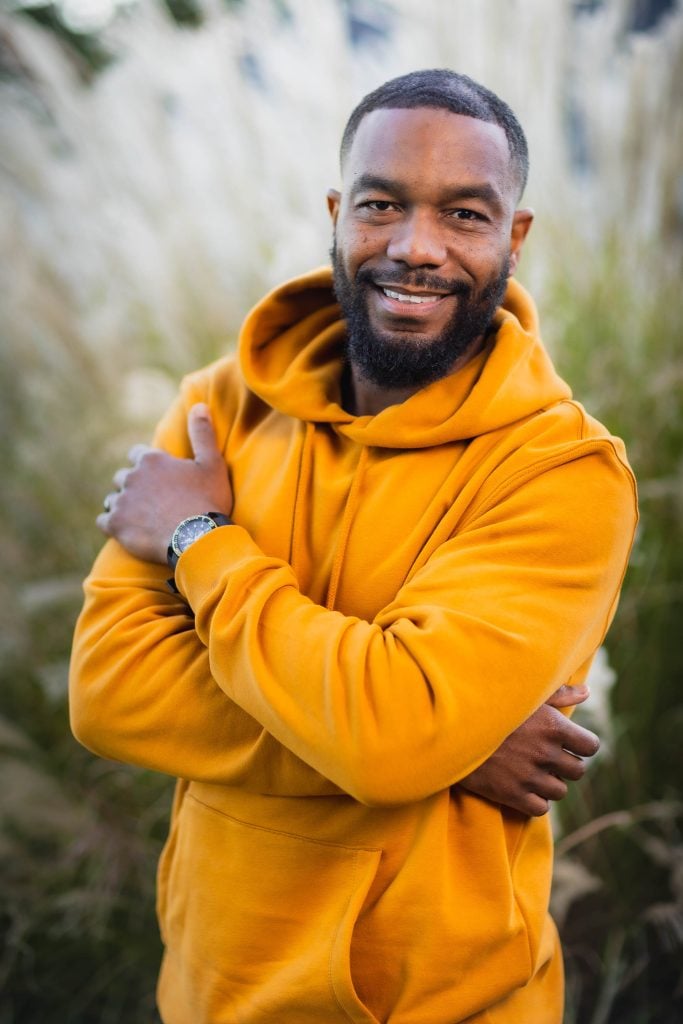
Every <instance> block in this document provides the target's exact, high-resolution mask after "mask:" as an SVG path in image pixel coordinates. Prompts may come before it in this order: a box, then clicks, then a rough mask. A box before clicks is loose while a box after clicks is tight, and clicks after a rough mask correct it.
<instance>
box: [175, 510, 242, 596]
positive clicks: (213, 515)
mask: <svg viewBox="0 0 683 1024" xmlns="http://www.w3.org/2000/svg"><path fill="white" fill-rule="evenodd" d="M206 519H211V520H212V521H213V522H214V523H215V525H216V526H232V525H233V522H232V519H231V518H230V517H229V516H226V515H224V514H223V513H222V512H204V513H202V514H201V515H195V516H188V517H187V519H183V520H182V522H180V523H178V526H177V527H176V528H175V530H174V531H173V537H172V538H171V543H170V544H169V545H168V548H167V549H166V561H167V562H168V565H169V568H171V569H173V570H174V571H175V567H176V565H177V564H178V559H179V558H180V555H181V554H182V551H183V550H186V549H185V548H182V550H178V545H177V544H176V543H174V542H175V540H176V537H178V536H180V534H181V532H182V530H183V528H187V527H188V526H190V525H192V524H193V521H195V520H198V521H201V520H206ZM209 525H210V524H208V523H204V527H205V528H206V527H207V526H209ZM196 539H198V538H196ZM191 545H192V541H190V543H189V544H188V545H187V546H188V547H191ZM169 583H170V581H169ZM172 589H176V588H175V587H173V588H172Z"/></svg>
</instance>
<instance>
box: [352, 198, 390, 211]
mask: <svg viewBox="0 0 683 1024" xmlns="http://www.w3.org/2000/svg"><path fill="white" fill-rule="evenodd" d="M358 205H359V207H360V209H362V210H371V211H372V212H373V213H388V212H389V211H390V210H395V209H396V203H392V202H390V200H389V199H367V200H366V201H365V202H364V203H359V204H358Z"/></svg>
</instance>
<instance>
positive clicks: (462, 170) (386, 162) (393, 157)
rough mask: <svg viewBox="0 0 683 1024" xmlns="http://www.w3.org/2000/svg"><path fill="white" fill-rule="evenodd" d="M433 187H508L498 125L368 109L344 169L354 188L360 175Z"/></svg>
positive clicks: (437, 112) (445, 114) (438, 112)
mask: <svg viewBox="0 0 683 1024" xmlns="http://www.w3.org/2000/svg"><path fill="white" fill-rule="evenodd" d="M367 174H370V175H373V176H377V177H386V178H388V179H390V180H401V181H405V182H406V183H419V182H422V183H423V184H427V183H430V184H432V185H436V186H440V187H443V186H451V185H456V184H457V185H463V184H467V183H468V182H472V183H474V182H476V183H478V184H481V183H488V184H491V185H493V187H494V188H495V189H496V190H497V191H499V192H500V193H501V195H502V194H505V193H507V192H508V191H509V190H510V188H511V186H512V179H513V174H512V167H511V161H510V151H509V148H508V141H507V137H506V135H505V132H504V131H503V129H502V128H501V127H500V125H497V124H494V123H491V122H489V121H480V120H478V119H477V118H474V117H465V116H464V115H462V114H453V113H451V111H450V110H442V109H440V108H439V109H432V108H430V107H417V108H415V109H407V110H403V109H399V110H393V109H390V110H384V109H382V110H372V111H371V112H370V113H369V114H366V115H365V117H364V118H363V120H362V121H361V122H360V124H359V125H358V130H357V131H356V135H355V138H354V140H353V143H352V145H351V148H350V150H349V152H348V154H347V157H346V161H345V164H344V168H343V175H344V180H345V182H346V183H347V185H350V186H351V187H353V183H354V180H357V179H358V178H359V177H360V176H361V175H367Z"/></svg>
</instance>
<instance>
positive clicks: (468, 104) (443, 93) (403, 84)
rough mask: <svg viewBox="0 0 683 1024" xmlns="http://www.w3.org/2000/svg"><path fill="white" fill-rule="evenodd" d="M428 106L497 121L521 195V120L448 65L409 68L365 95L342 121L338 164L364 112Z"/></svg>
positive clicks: (525, 165) (524, 150) (524, 169)
mask: <svg viewBox="0 0 683 1024" xmlns="http://www.w3.org/2000/svg"><path fill="white" fill-rule="evenodd" d="M415 107H432V108H436V109H441V110H450V111H451V113H453V114H463V115H464V116H465V117H475V118H477V119H478V120H479V121H488V122H490V123H492V124H497V125H499V126H500V127H501V128H502V129H503V131H504V132H505V136H506V138H507V142H508V148H509V150H510V161H511V164H512V169H513V173H514V177H515V182H516V184H517V186H518V189H519V196H521V194H522V192H523V191H524V188H525V186H526V182H527V177H528V174H529V148H528V146H527V141H526V136H525V134H524V131H523V129H522V126H521V124H520V123H519V121H518V120H517V118H516V117H515V115H514V114H513V112H512V110H511V109H510V107H509V106H508V105H507V103H505V101H504V100H501V99H500V97H499V96H496V94H495V93H494V92H491V90H490V89H487V88H486V87H485V86H483V85H480V84H479V82H475V81H474V79H473V78H469V77H468V76H467V75H461V74H458V72H457V71H451V70H450V68H431V69H428V70H424V71H411V72H410V73H409V74H407V75H401V76H400V77H399V78H392V79H390V80H389V81H388V82H385V83H384V85H380V86H379V87H378V88H377V89H375V90H374V91H373V92H370V93H368V95H367V96H365V97H364V98H363V99H362V100H361V101H360V103H359V104H358V106H357V107H356V108H355V110H354V111H353V112H352V114H351V116H350V118H349V119H348V121H347V123H346V128H345V129H344V134H343V136H342V142H341V152H340V157H341V163H342V166H343V164H344V161H345V160H346V157H347V155H348V152H349V150H350V149H351V144H352V142H353V140H354V137H355V135H356V131H357V130H358V125H359V124H360V123H361V121H362V120H363V118H364V117H365V115H366V114H369V113H370V112H371V111H372V110H406V109H411V108H415Z"/></svg>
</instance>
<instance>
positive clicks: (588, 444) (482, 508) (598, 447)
mask: <svg viewBox="0 0 683 1024" xmlns="http://www.w3.org/2000/svg"><path fill="white" fill-rule="evenodd" d="M605 450H607V451H608V452H609V451H611V453H612V454H613V456H614V460H615V462H616V465H617V466H618V467H619V468H620V469H621V471H622V473H623V474H624V475H625V476H626V478H627V480H628V481H629V483H630V485H631V491H632V492H633V493H634V497H635V488H634V485H633V477H632V475H631V473H630V472H629V470H628V469H627V467H626V466H625V465H624V463H623V462H622V460H621V459H620V458H619V453H618V452H617V450H616V446H615V444H614V442H613V441H612V440H611V439H609V438H594V439H588V440H585V439H582V440H580V441H579V442H578V446H577V447H576V448H575V449H573V451H572V452H571V454H570V455H569V456H567V454H566V453H565V452H563V453H562V454H557V455H548V456H546V458H544V459H540V460H539V461H538V462H534V463H532V464H531V465H529V466H523V467H522V468H521V469H519V470H518V471H517V472H516V473H513V474H512V476H509V477H506V478H505V480H501V482H500V483H499V484H498V485H497V487H495V488H494V490H493V491H492V492H491V493H490V494H489V495H488V496H487V497H486V498H485V499H483V500H482V501H481V502H480V503H479V504H478V505H476V506H475V507H474V508H473V509H472V510H471V512H470V515H469V516H468V519H469V521H470V522H471V521H472V519H474V518H476V517H477V516H478V515H481V514H483V513H484V512H487V511H489V510H490V509H491V508H493V506H494V505H495V504H496V503H497V502H498V501H500V499H501V498H502V497H505V496H506V494H507V493H509V492H510V491H511V490H513V489H516V487H517V486H518V485H519V484H520V483H524V482H526V481H527V480H532V479H533V478H534V477H537V476H540V475H541V473H544V472H547V471H548V470H551V469H556V468H557V467H558V466H562V465H568V464H569V463H570V462H574V461H575V460H576V459H581V458H585V457H586V456H588V455H591V454H594V453H596V452H601V451H605Z"/></svg>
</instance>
